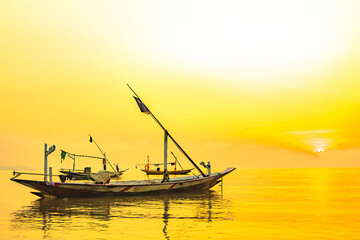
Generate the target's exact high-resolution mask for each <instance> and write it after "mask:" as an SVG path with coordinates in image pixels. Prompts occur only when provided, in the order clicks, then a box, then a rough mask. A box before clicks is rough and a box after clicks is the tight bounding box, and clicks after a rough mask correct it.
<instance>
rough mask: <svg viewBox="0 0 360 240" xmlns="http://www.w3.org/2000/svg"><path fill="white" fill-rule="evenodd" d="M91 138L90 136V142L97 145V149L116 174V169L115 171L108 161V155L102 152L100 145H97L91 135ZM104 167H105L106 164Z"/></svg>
mask: <svg viewBox="0 0 360 240" xmlns="http://www.w3.org/2000/svg"><path fill="white" fill-rule="evenodd" d="M89 136H90V142H94V143H95V145H96V146H97V148H98V149H99V150H100V152H101V154H102V155H103V156H104V159H105V160H106V161H107V162H108V163H109V165H110V167H111V168H112V169H113V170H114V172H116V171H115V169H114V167H113V166H112V165H111V163H110V161H109V159H107V157H106V154H105V153H104V152H103V151H102V150H101V148H100V147H99V145H97V143H96V142H95V140H94V139H93V138H92V136H91V135H90V134H89ZM104 165H105V164H104Z"/></svg>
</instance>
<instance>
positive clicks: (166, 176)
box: [163, 130, 170, 182]
mask: <svg viewBox="0 0 360 240" xmlns="http://www.w3.org/2000/svg"><path fill="white" fill-rule="evenodd" d="M167 147H168V132H167V131H166V130H165V136H164V179H163V182H170V178H169V174H168V171H167Z"/></svg>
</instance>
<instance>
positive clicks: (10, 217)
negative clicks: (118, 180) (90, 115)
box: [0, 168, 360, 239]
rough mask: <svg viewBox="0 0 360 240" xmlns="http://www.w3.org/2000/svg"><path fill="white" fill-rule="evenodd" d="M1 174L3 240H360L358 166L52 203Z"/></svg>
mask: <svg viewBox="0 0 360 240" xmlns="http://www.w3.org/2000/svg"><path fill="white" fill-rule="evenodd" d="M0 174H1V177H0V181H1V186H2V191H1V195H0V200H1V201H0V202H1V209H0V211H1V212H0V232H1V234H0V239H360V169H359V168H347V169H344V168H341V169H340V168H333V169H266V170H253V169H251V170H249V169H237V170H236V171H235V172H233V173H231V174H230V175H228V176H227V177H225V178H224V186H223V192H222V191H221V187H220V186H215V187H214V188H213V190H212V191H205V192H197V193H192V194H181V195H174V194H165V195H164V194H163V195H151V196H145V197H113V198H93V199H53V200H49V199H48V200H39V198H38V197H36V196H35V195H32V194H30V189H29V188H26V187H24V186H21V185H19V184H17V183H14V182H11V181H10V180H9V178H10V177H11V172H10V171H0ZM126 175H128V176H126ZM132 176H134V174H133V173H131V171H130V172H129V173H126V174H124V176H123V179H124V180H126V179H128V178H131V177H132ZM142 177H143V178H144V176H143V175H142Z"/></svg>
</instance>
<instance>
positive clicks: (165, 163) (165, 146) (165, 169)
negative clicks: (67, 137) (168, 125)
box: [126, 84, 206, 182]
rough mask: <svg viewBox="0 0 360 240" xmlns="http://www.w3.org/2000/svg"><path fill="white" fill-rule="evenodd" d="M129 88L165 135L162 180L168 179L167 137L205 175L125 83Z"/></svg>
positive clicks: (140, 105) (143, 109)
mask: <svg viewBox="0 0 360 240" xmlns="http://www.w3.org/2000/svg"><path fill="white" fill-rule="evenodd" d="M126 85H127V86H128V87H129V88H130V90H131V91H132V92H133V93H134V94H135V96H136V97H134V98H135V101H136V103H137V104H138V106H139V108H140V111H141V112H142V113H145V114H149V115H150V116H151V117H152V118H153V119H154V120H155V122H156V123H157V124H159V126H160V127H161V128H162V129H163V130H164V132H165V137H164V180H163V181H164V182H167V181H169V175H168V173H167V137H169V138H170V139H171V140H172V141H173V143H174V144H175V145H176V147H177V148H178V149H179V150H180V151H181V152H182V153H183V154H184V155H185V157H186V158H187V159H188V160H189V161H190V162H191V163H192V164H193V165H194V166H195V168H196V169H197V170H198V171H199V172H200V173H201V175H202V176H203V177H206V175H205V174H204V173H203V172H202V171H201V169H200V168H199V167H198V165H196V163H195V162H194V161H193V160H192V159H191V158H190V157H189V155H188V154H187V153H186V152H185V151H184V149H182V147H180V145H179V144H178V143H177V142H176V141H175V139H174V138H173V137H172V136H171V135H170V133H169V132H168V131H167V130H166V129H165V127H164V126H163V125H162V124H161V123H160V121H159V120H158V119H157V118H156V117H155V116H154V114H152V112H151V111H150V110H149V109H148V108H147V107H146V106H145V104H144V103H143V102H142V101H141V99H140V97H139V96H138V95H137V94H136V92H135V91H134V90H132V88H131V87H130V85H129V84H126Z"/></svg>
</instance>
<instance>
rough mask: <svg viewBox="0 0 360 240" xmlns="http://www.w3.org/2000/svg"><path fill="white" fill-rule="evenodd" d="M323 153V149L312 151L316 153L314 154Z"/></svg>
mask: <svg viewBox="0 0 360 240" xmlns="http://www.w3.org/2000/svg"><path fill="white" fill-rule="evenodd" d="M324 151H325V149H324V148H317V149H315V150H314V152H316V153H322V152H324Z"/></svg>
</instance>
